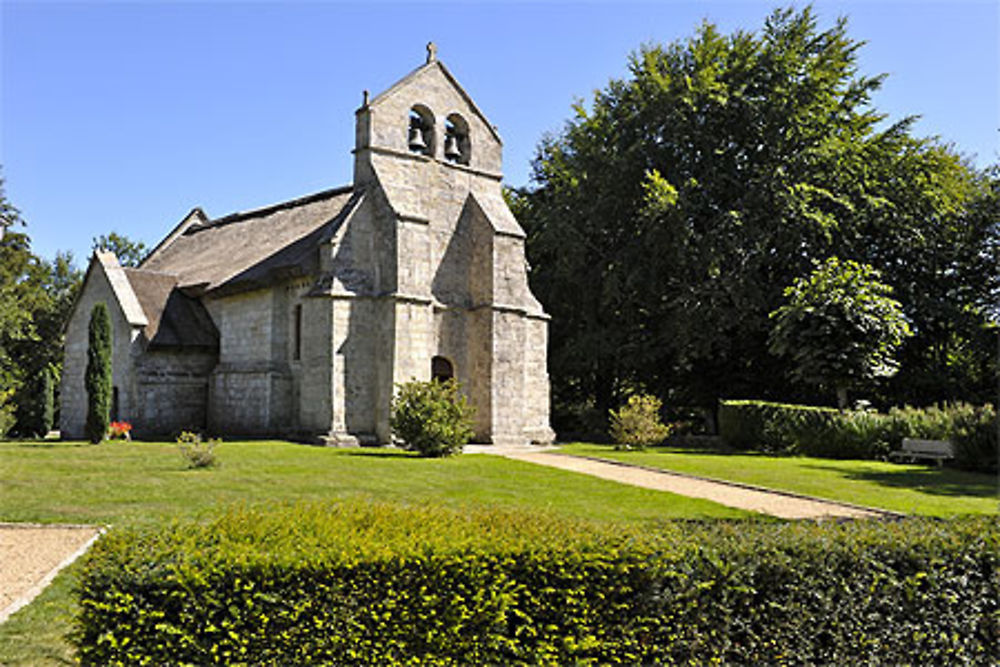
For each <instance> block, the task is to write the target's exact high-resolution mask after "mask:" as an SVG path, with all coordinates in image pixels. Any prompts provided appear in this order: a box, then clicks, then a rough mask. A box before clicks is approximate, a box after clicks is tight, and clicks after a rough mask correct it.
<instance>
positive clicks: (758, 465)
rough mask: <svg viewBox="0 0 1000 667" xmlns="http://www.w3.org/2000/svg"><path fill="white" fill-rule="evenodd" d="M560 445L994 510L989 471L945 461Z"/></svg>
mask: <svg viewBox="0 0 1000 667" xmlns="http://www.w3.org/2000/svg"><path fill="white" fill-rule="evenodd" d="M561 451H562V452H564V453H567V454H580V455H583V456H598V457H602V458H608V459H614V460H616V461H623V462H625V463H635V464H637V465H643V466H649V467H651V468H660V469H664V470H674V471H676V472H681V473H688V474H691V475H698V476H700V477H711V478H715V479H726V480H732V481H735V482H743V483H745V484H753V485H755V486H762V487H767V488H770V489H779V490H783V491H791V492H794V493H802V494H805V495H809V496H816V497H818V498H828V499H831V500H841V501H845V502H849V503H855V504H858V505H866V506H868V507H878V508H882V509H887V510H893V511H896V512H903V513H906V514H920V515H926V516H938V517H949V516H955V515H959V514H990V513H997V512H998V511H1000V502H998V499H997V498H998V488H997V477H996V476H995V475H986V474H980V473H971V472H964V471H961V470H953V469H951V468H936V467H931V466H923V465H906V464H898V463H885V462H882V461H835V460H830V459H816V458H807V457H776V456H764V455H760V454H750V453H743V454H732V453H715V452H706V451H704V450H692V449H679V448H669V447H663V448H660V447H657V448H654V449H648V450H645V451H641V452H623V451H616V450H615V449H614V448H612V447H610V446H607V445H592V444H582V443H574V444H571V445H566V446H564V447H562V449H561Z"/></svg>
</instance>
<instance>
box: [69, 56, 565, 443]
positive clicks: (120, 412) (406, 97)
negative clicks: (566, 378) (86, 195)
mask: <svg viewBox="0 0 1000 667" xmlns="http://www.w3.org/2000/svg"><path fill="white" fill-rule="evenodd" d="M501 149H502V142H501V140H500V136H499V134H498V133H497V130H496V128H494V126H493V125H491V124H490V122H489V121H488V120H487V119H486V117H485V116H484V115H483V113H482V111H480V110H479V108H478V107H477V106H476V104H475V102H473V101H472V98H470V97H469V95H468V94H467V93H466V92H465V90H464V89H463V88H462V87H461V86H460V85H459V84H458V82H457V81H456V80H455V77H454V76H452V74H451V72H449V71H448V69H447V68H446V67H445V66H444V65H443V64H442V63H441V62H440V61H438V60H437V58H436V53H435V48H434V46H433V45H428V56H427V62H426V63H425V64H424V65H422V66H421V67H419V68H418V69H416V70H414V71H413V72H411V73H410V74H409V75H407V76H406V77H404V78H403V79H402V80H400V81H399V82H397V83H396V84H395V85H393V86H392V87H390V88H389V89H388V90H386V91H385V92H383V93H382V94H380V95H378V96H376V97H374V98H372V99H369V97H368V94H367V92H366V93H365V96H364V103H363V104H362V106H361V108H359V109H358V110H357V112H356V114H355V149H354V151H353V153H354V182H353V184H351V185H348V186H346V187H341V188H336V189H333V190H327V191H324V192H318V193H315V194H311V195H307V196H305V197H301V198H299V199H295V200H292V201H287V202H283V203H280V204H275V205H273V206H268V207H265V208H261V209H257V210H253V211H248V212H241V213H234V214H231V215H227V216H225V217H221V218H215V219H212V218H209V217H208V216H207V215H206V214H205V213H204V212H203V211H202V210H201V209H198V208H195V209H194V210H192V211H191V212H190V213H189V214H188V215H187V216H186V217H185V218H184V219H183V220H182V221H181V222H180V224H178V225H177V227H176V228H174V229H173V230H172V231H171V232H170V233H169V234H168V235H167V236H166V238H164V239H163V240H162V241H161V242H160V243H159V244H158V245H157V246H156V247H155V248H154V249H153V250H152V251H151V252H150V254H149V255H148V256H147V257H146V258H145V260H144V261H143V262H142V264H141V265H140V266H139V267H138V268H134V269H133V268H123V267H122V266H120V265H119V263H118V261H117V259H116V258H115V256H114V255H113V254H111V253H107V252H96V253H95V254H94V256H93V257H92V258H91V261H90V265H89V267H88V269H87V275H86V278H85V280H84V285H83V288H82V290H81V293H80V296H79V297H78V299H77V303H76V304H75V306H74V309H73V312H72V314H71V317H70V320H69V322H68V324H67V329H66V357H65V366H64V372H63V380H62V382H63V384H62V406H61V424H60V427H61V429H62V433H63V437H67V438H79V437H82V435H83V430H84V422H85V419H86V404H87V397H86V392H85V390H84V380H83V378H84V370H85V367H86V363H87V329H88V323H89V318H90V313H91V309H92V308H93V306H94V304H95V303H96V302H98V301H103V302H105V303H106V304H107V305H108V308H109V310H110V312H111V318H112V330H113V334H114V340H113V385H114V390H113V406H112V418H113V419H120V420H127V421H129V422H131V423H132V425H133V428H134V431H133V433H134V434H136V435H137V436H139V437H150V436H164V435H170V434H175V433H177V432H178V431H181V430H194V431H203V430H204V431H208V432H212V433H221V434H227V435H247V436H281V437H291V438H296V439H305V440H312V441H317V440H318V441H321V442H325V443H327V444H338V445H348V444H379V443H387V442H389V441H390V431H389V411H390V405H391V400H392V397H393V392H394V389H395V387H396V385H397V384H399V383H403V382H406V381H408V380H411V379H418V380H429V379H431V378H448V377H454V378H456V379H457V380H458V381H459V382H460V383H461V385H462V388H463V391H464V393H465V394H466V396H467V397H468V399H469V401H470V403H471V404H472V405H473V406H475V409H476V440H477V441H478V442H490V443H503V444H507V443H525V442H549V441H551V440H552V437H553V433H552V430H551V428H550V427H549V378H548V372H547V367H546V347H547V335H548V316H547V315H546V313H545V312H544V310H543V309H542V307H541V305H540V304H539V303H538V301H537V300H536V299H535V297H534V296H533V295H532V294H531V291H530V289H529V287H528V280H527V267H526V262H525V254H524V238H525V235H524V231H523V230H522V229H521V227H520V225H518V223H517V220H515V219H514V216H513V214H512V213H511V211H510V209H509V208H508V207H507V204H506V203H505V201H504V199H503V196H502V193H501Z"/></svg>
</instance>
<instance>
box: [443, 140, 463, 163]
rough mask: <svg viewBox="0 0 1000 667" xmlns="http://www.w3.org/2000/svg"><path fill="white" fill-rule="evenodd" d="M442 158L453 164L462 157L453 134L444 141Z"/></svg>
mask: <svg viewBox="0 0 1000 667" xmlns="http://www.w3.org/2000/svg"><path fill="white" fill-rule="evenodd" d="M444 156H445V157H446V158H447V159H449V160H452V161H453V162H458V159H459V158H460V157H462V151H461V150H459V148H458V137H456V136H455V135H454V134H449V135H448V136H447V137H445V139H444Z"/></svg>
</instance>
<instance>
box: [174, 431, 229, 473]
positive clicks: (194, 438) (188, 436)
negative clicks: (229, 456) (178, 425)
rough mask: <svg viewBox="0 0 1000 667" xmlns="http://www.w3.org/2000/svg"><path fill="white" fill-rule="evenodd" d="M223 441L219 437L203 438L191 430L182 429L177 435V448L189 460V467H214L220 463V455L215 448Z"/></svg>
mask: <svg viewBox="0 0 1000 667" xmlns="http://www.w3.org/2000/svg"><path fill="white" fill-rule="evenodd" d="M221 442H222V440H220V439H219V438H213V439H211V440H202V438H201V436H200V435H199V434H197V433H193V432H191V431H182V432H181V434H180V435H178V436H177V449H178V450H179V451H180V453H181V456H182V457H183V458H184V460H185V461H186V462H187V467H188V468H213V467H215V466H217V465H219V457H218V455H216V453H215V448H216V447H218V446H219V444H220V443H221Z"/></svg>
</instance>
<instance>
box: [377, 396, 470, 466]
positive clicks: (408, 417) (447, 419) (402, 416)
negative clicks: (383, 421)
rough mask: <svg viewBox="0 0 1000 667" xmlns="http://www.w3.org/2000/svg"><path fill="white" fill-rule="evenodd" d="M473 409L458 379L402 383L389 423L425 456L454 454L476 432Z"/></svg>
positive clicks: (407, 443)
mask: <svg viewBox="0 0 1000 667" xmlns="http://www.w3.org/2000/svg"><path fill="white" fill-rule="evenodd" d="M472 418H473V409H472V407H471V406H470V405H469V404H468V403H467V402H466V400H465V397H464V396H462V395H461V394H460V393H459V386H458V383H457V382H456V381H455V380H454V379H450V380H446V381H444V382H441V381H438V380H431V381H429V382H420V381H416V380H414V381H412V382H407V383H404V384H401V385H399V387H398V389H397V392H396V397H395V398H394V399H393V401H392V415H391V416H390V420H389V425H390V426H391V428H392V432H393V434H394V435H395V436H396V437H397V438H399V439H400V440H402V441H403V443H404V444H405V445H406V447H407V448H408V449H412V450H414V451H417V452H419V453H420V454H421V456H450V455H451V454H455V453H457V452H461V451H462V446H463V445H465V443H467V442H469V440H470V439H471V438H472V436H473V430H472Z"/></svg>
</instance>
